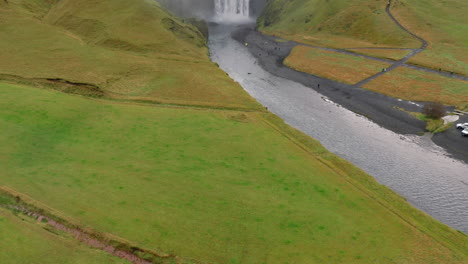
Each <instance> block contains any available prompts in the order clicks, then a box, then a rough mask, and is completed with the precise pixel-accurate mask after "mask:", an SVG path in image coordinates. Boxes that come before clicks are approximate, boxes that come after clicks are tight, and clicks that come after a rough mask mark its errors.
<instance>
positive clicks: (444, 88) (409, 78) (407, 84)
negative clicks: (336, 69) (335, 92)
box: [363, 67, 468, 109]
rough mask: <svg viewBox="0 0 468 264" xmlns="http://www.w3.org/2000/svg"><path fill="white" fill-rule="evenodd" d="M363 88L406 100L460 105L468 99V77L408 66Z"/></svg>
mask: <svg viewBox="0 0 468 264" xmlns="http://www.w3.org/2000/svg"><path fill="white" fill-rule="evenodd" d="M363 88H366V89H369V90H373V91H376V92H379V93H383V94H386V95H390V96H393V97H396V98H401V99H405V100H413V101H426V102H440V103H443V104H446V105H453V106H457V107H459V108H460V109H463V108H464V107H466V106H465V105H466V104H467V102H468V82H467V81H463V80H458V79H452V78H448V77H444V76H440V75H434V74H430V73H427V72H423V71H418V70H414V69H410V68H405V67H399V68H397V69H395V70H393V71H391V72H389V73H387V74H385V75H382V76H380V77H378V78H377V79H374V80H372V81H370V82H369V83H367V84H364V86H363Z"/></svg>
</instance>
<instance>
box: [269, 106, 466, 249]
mask: <svg viewBox="0 0 468 264" xmlns="http://www.w3.org/2000/svg"><path fill="white" fill-rule="evenodd" d="M263 116H264V122H265V123H266V124H267V125H269V126H270V127H271V128H272V129H274V130H275V131H277V132H278V133H279V134H281V135H282V136H284V137H286V138H287V139H288V140H290V141H291V142H293V143H294V144H295V145H296V146H298V147H299V148H301V149H302V150H304V151H305V152H307V153H308V154H310V155H312V156H313V157H314V158H315V159H317V160H319V161H320V162H321V163H323V164H324V165H326V166H327V167H328V168H330V169H331V170H333V171H334V172H336V173H337V174H338V175H340V176H342V177H343V178H344V179H346V181H348V182H349V183H350V184H351V185H352V186H353V187H355V188H356V189H358V190H359V191H361V192H362V193H364V194H366V195H367V196H368V197H370V198H372V199H374V200H375V201H376V202H378V203H379V204H381V205H382V206H383V207H385V208H387V209H388V210H389V211H391V212H392V213H393V214H395V215H397V216H398V217H399V218H400V219H402V220H403V221H405V222H406V223H408V224H409V225H411V226H413V227H415V228H416V229H418V230H420V231H421V232H423V233H424V234H426V235H427V236H430V237H432V238H434V239H436V240H437V242H438V243H440V244H441V245H443V246H445V247H447V248H450V249H452V250H457V251H458V252H459V253H461V254H462V255H465V256H468V235H466V234H463V233H462V232H460V231H457V230H454V229H452V228H451V227H449V226H447V225H445V224H443V223H441V222H439V221H437V220H435V219H433V218H432V217H431V216H430V215H428V214H426V213H424V212H422V211H421V210H418V209H415V208H414V207H413V206H411V205H410V204H409V203H408V202H407V201H406V199H405V198H403V197H402V196H400V195H399V194H397V193H395V192H394V191H393V190H392V189H390V188H388V187H386V186H385V185H382V184H380V183H379V182H377V180H375V178H373V177H371V176H370V175H368V174H366V173H365V172H364V171H362V170H361V169H359V168H357V167H355V166H354V165H352V164H351V163H350V162H348V161H346V160H344V159H342V158H340V157H338V156H336V155H334V154H332V153H330V152H329V151H328V150H327V149H325V148H324V147H323V146H322V145H321V144H320V142H318V141H316V140H314V139H312V138H310V137H309V136H307V135H305V134H304V133H302V132H301V131H299V130H297V129H294V128H292V127H290V126H289V125H287V124H286V123H284V121H283V120H282V119H281V118H279V117H277V116H275V115H273V114H265V115H263ZM324 153H326V154H325V155H324ZM370 190H372V192H370ZM408 216H411V217H408Z"/></svg>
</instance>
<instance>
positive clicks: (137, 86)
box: [0, 0, 259, 108]
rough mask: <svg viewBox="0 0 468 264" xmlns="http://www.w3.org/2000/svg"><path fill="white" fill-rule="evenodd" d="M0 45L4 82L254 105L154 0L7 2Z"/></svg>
mask: <svg viewBox="0 0 468 264" xmlns="http://www.w3.org/2000/svg"><path fill="white" fill-rule="evenodd" d="M0 50H1V51H2V52H1V53H0V79H4V80H13V81H16V82H23V83H28V84H34V85H40V86H47V87H54V88H56V89H62V90H65V91H69V92H74V93H82V94H88V95H89V94H91V95H94V96H107V97H111V98H117V99H134V100H145V101H155V102H161V103H177V104H192V105H194V104H195V105H217V106H226V107H243V108H252V107H253V108H256V107H259V105H258V104H257V103H256V102H255V101H254V100H253V99H252V98H251V97H249V96H248V95H247V93H245V92H244V91H243V90H242V89H239V87H238V85H237V84H236V83H234V82H233V81H232V80H231V79H230V78H229V77H228V76H226V74H225V73H224V72H223V71H222V70H220V69H218V67H217V66H216V65H214V64H213V63H212V62H211V61H210V60H209V57H208V49H207V47H206V45H205V40H204V38H203V36H202V35H201V33H200V32H199V31H198V30H197V29H196V28H195V27H193V26H191V25H188V24H184V23H182V22H181V21H180V20H178V19H177V18H176V17H172V16H171V15H169V14H167V13H165V12H164V11H163V10H162V9H161V8H160V7H159V5H158V4H157V2H155V1H145V0H135V1H127V0H78V1H76V0H62V1H52V0H33V1H30V0H27V1H26V0H9V1H8V4H5V3H3V5H1V6H0ZM67 82H68V83H67ZM70 82H72V83H74V84H75V85H70ZM76 84H80V85H76ZM84 84H86V85H84ZM70 86H71V87H70ZM221 102H222V103H221Z"/></svg>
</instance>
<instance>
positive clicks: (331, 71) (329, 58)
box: [283, 46, 390, 84]
mask: <svg viewBox="0 0 468 264" xmlns="http://www.w3.org/2000/svg"><path fill="white" fill-rule="evenodd" d="M283 63H284V65H286V66H288V67H290V68H293V69H296V70H298V71H302V72H307V73H310V74H314V75H317V76H321V77H324V78H327V79H331V80H336V81H339V82H342V83H347V84H355V83H357V82H359V81H362V80H364V79H366V78H369V77H370V76H372V75H374V74H376V73H378V72H380V71H382V69H383V68H387V67H389V66H390V64H388V63H385V62H381V61H375V60H370V59H366V58H362V57H357V56H349V55H347V54H342V53H338V52H334V51H328V50H321V49H317V48H311V47H305V46H296V47H294V49H293V50H292V51H291V54H290V55H289V56H288V57H287V58H286V59H285V60H284V62H283Z"/></svg>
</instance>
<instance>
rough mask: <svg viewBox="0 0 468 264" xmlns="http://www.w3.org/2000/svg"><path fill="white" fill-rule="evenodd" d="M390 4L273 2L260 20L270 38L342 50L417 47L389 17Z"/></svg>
mask: <svg viewBox="0 0 468 264" xmlns="http://www.w3.org/2000/svg"><path fill="white" fill-rule="evenodd" d="M387 2H388V1H383V0H381V1H376V0H353V1H341V0H291V1H286V0H270V1H269V2H268V4H267V7H266V8H265V10H264V12H263V14H262V15H261V16H260V18H259V20H258V26H259V28H260V29H261V30H262V31H264V32H266V33H270V34H279V35H281V36H284V37H287V38H292V39H294V40H297V41H302V42H307V43H314V44H320V45H327V46H333V47H340V48H351V47H366V46H398V47H400V46H404V47H417V46H418V44H419V42H417V41H415V40H414V39H413V38H412V37H411V36H409V35H408V34H407V33H406V32H404V31H403V30H401V29H400V28H398V27H397V26H395V25H394V23H393V22H392V21H391V20H390V18H389V17H388V16H387V14H386V13H385V6H386V4H387Z"/></svg>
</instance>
